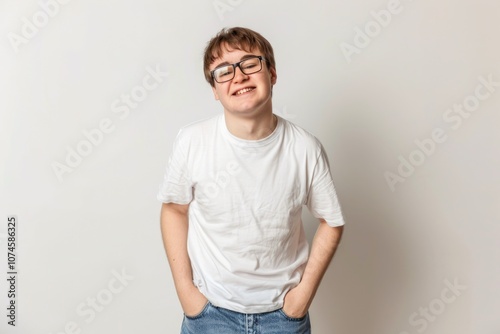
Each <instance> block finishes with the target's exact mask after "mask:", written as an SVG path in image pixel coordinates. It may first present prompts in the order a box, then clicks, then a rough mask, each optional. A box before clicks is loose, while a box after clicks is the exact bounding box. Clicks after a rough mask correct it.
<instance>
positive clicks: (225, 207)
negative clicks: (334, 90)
mask: <svg viewBox="0 0 500 334" xmlns="http://www.w3.org/2000/svg"><path fill="white" fill-rule="evenodd" d="M204 71H205V78H206V80H207V81H208V82H209V83H210V85H211V86H212V90H213V93H214V96H215V99H216V100H219V101H220V102H221V104H222V106H223V108H224V112H223V113H222V114H221V115H219V116H216V117H212V118H210V119H207V120H202V121H199V122H196V123H193V124H190V125H188V126H186V127H184V128H182V129H181V131H180V132H179V134H178V135H177V138H176V140H175V143H174V148H173V152H172V154H171V156H170V158H169V161H168V164H167V169H166V173H165V177H164V180H163V184H162V185H161V187H160V192H159V194H158V199H159V200H160V201H161V202H163V204H162V210H161V230H162V235H163V241H164V245H165V249H166V253H167V257H168V261H169V264H170V268H171V271H172V275H173V279H174V282H175V288H176V291H177V294H178V297H179V300H180V303H181V305H182V308H183V311H184V321H183V323H182V328H181V333H182V334H188V333H189V334H191V333H194V334H210V333H217V334H226V333H228V334H238V333H241V334H243V333H254V334H259V333H269V334H305V333H310V331H311V326H310V321H309V315H308V309H309V306H310V305H311V302H312V300H313V298H314V295H315V293H316V290H317V289H318V286H319V284H320V281H321V279H322V277H323V275H324V273H325V271H326V269H327V267H328V264H329V263H330V261H331V259H332V257H333V255H334V253H335V250H336V248H337V245H338V244H339V242H340V238H341V235H342V229H343V225H344V220H343V217H342V213H341V210H340V206H339V203H338V200H337V196H336V193H335V188H334V184H333V181H332V177H331V174H330V170H329V165H328V160H327V156H326V154H325V152H324V150H323V148H322V146H321V144H320V142H319V141H318V140H317V139H316V138H315V137H314V136H312V135H311V134H309V133H308V132H306V131H305V130H303V129H301V128H300V127H298V126H296V125H294V124H292V123H290V122H289V121H287V120H285V119H283V118H281V117H279V116H277V115H274V114H273V112H272V110H273V108H272V101H271V96H272V88H273V85H274V84H275V83H276V78H277V76H276V65H275V60H274V55H273V49H272V47H271V45H270V44H269V42H268V41H267V40H266V39H265V38H264V37H262V36H261V35H260V34H258V33H256V32H254V31H252V30H250V29H246V28H231V29H223V30H222V31H220V32H219V33H218V34H217V36H215V37H214V38H213V39H212V40H211V41H210V42H209V43H208V45H207V47H206V49H205V58H204ZM303 205H306V206H307V207H308V209H309V210H310V211H311V212H312V214H313V215H314V216H315V217H317V218H318V219H319V224H318V229H317V232H316V235H315V237H314V241H313V243H312V247H311V253H310V254H309V246H308V243H307V240H306V237H305V234H304V229H303V226H302V220H301V212H302V207H303Z"/></svg>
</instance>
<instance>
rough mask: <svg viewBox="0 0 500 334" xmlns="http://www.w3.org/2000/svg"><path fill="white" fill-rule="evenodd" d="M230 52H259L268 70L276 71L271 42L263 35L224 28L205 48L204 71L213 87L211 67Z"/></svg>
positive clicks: (237, 28) (243, 29)
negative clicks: (225, 53)
mask: <svg viewBox="0 0 500 334" xmlns="http://www.w3.org/2000/svg"><path fill="white" fill-rule="evenodd" d="M229 50H242V51H246V52H252V51H254V50H257V51H259V52H260V53H262V55H263V57H264V58H265V60H266V64H267V68H268V69H271V68H272V69H274V70H276V63H275V61H274V52H273V48H272V46H271V44H270V43H269V41H268V40H267V39H265V38H264V37H263V36H262V35H261V34H259V33H257V32H255V31H253V30H250V29H248V28H241V27H234V28H224V29H222V30H221V31H219V33H218V34H217V35H216V36H215V37H214V38H212V39H211V40H210V41H209V42H208V44H207V47H206V48H205V56H204V59H203V71H204V73H205V79H206V80H207V82H208V83H209V84H210V85H211V86H212V87H214V86H215V81H214V79H213V78H212V74H211V71H210V65H212V64H213V63H214V61H215V60H217V59H219V58H220V57H221V56H222V55H223V54H224V52H227V51H229Z"/></svg>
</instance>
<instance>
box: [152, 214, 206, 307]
mask: <svg viewBox="0 0 500 334" xmlns="http://www.w3.org/2000/svg"><path fill="white" fill-rule="evenodd" d="M187 208H188V207H187V206H180V205H176V204H163V206H162V210H161V219H160V220H161V232H162V237H163V244H164V246H165V251H166V253H167V258H168V263H169V265H170V270H171V272H172V277H173V280H174V284H175V289H176V291H177V295H178V297H179V301H180V302H181V305H182V308H183V310H185V311H186V310H189V306H188V305H187V304H190V303H191V302H192V297H193V294H195V293H197V292H198V291H197V288H196V287H195V286H194V284H193V272H192V269H191V261H190V259H189V255H188V251H187V234H188V226H189V225H188V209H187Z"/></svg>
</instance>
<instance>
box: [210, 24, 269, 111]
mask: <svg viewBox="0 0 500 334" xmlns="http://www.w3.org/2000/svg"><path fill="white" fill-rule="evenodd" d="M204 71H205V78H206V79H207V81H208V82H209V83H210V85H211V86H212V91H213V93H214V97H215V99H216V100H218V101H220V102H221V104H222V105H223V106H224V110H225V111H226V112H229V113H231V114H233V115H245V116H246V117H254V116H257V115H263V114H272V101H271V97H272V88H273V85H274V84H275V83H276V78H277V75H276V65H275V62H274V54H273V49H272V47H271V44H270V43H269V42H268V41H267V40H266V39H265V38H264V37H262V36H261V35H260V34H258V33H256V32H255V31H252V30H250V29H246V28H238V27H237V28H230V29H223V30H222V31H220V32H219V33H218V34H217V35H216V36H215V37H214V38H212V39H211V40H210V42H209V43H208V45H207V47H206V49H205V57H204ZM214 71H215V73H214ZM212 73H214V75H212Z"/></svg>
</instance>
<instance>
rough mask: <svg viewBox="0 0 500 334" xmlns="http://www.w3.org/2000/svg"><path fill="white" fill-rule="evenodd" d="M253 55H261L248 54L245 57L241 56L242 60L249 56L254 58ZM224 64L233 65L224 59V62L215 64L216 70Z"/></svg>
mask: <svg viewBox="0 0 500 334" xmlns="http://www.w3.org/2000/svg"><path fill="white" fill-rule="evenodd" d="M253 57H259V56H257V55H254V54H246V55H244V56H243V57H241V58H240V61H242V60H245V59H247V58H253ZM224 65H231V63H228V62H227V61H224V62H222V63H220V64H218V65H217V66H215V67H214V70H215V69H216V68H219V67H221V66H224Z"/></svg>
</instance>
